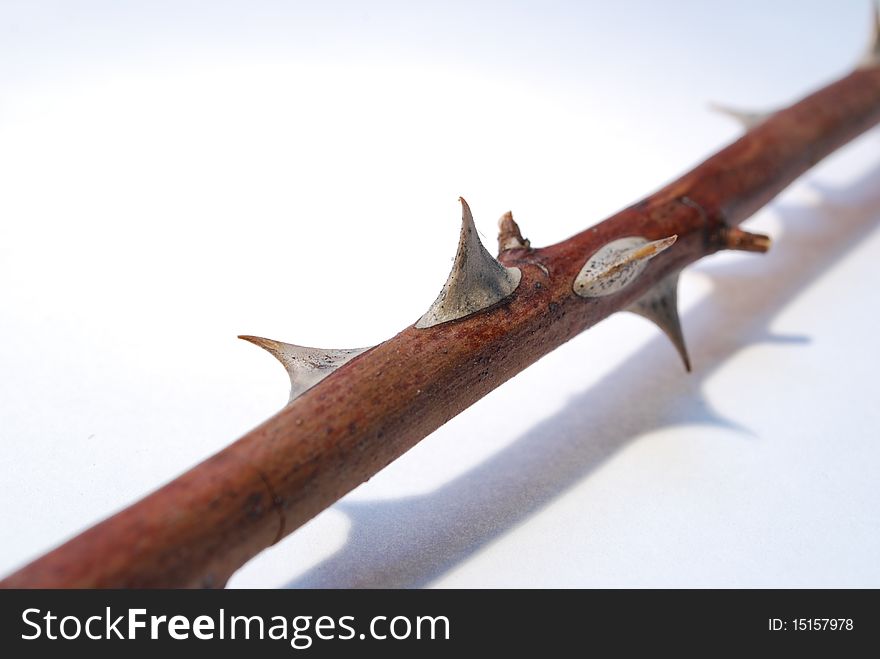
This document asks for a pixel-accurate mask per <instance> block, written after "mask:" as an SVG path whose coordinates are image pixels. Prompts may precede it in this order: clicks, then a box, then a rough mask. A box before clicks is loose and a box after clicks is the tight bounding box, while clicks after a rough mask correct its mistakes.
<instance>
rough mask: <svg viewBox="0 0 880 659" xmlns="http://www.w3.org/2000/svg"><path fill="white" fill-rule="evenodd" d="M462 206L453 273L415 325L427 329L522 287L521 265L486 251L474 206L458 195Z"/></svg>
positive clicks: (499, 298) (485, 306)
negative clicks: (504, 261) (510, 264)
mask: <svg viewBox="0 0 880 659" xmlns="http://www.w3.org/2000/svg"><path fill="white" fill-rule="evenodd" d="M459 201H460V202H461V208H462V217H461V237H460V238H459V240H458V252H457V253H456V255H455V262H454V263H453V264H452V272H450V273H449V278H448V279H447V280H446V283H445V284H444V285H443V290H441V291H440V295H438V296H437V299H436V300H434V304H432V305H431V308H430V309H428V311H427V312H426V313H425V315H424V316H422V317H421V318H419V320H418V322H417V323H416V327H417V328H419V329H424V328H426V327H433V326H434V325H439V324H440V323H445V322H448V321H450V320H455V319H457V318H464V317H465V316H469V315H471V314H472V313H476V312H477V311H481V310H483V309H486V308H487V307H491V306H492V305H493V304H496V303H498V302H500V301H501V300H503V299H504V298H506V297H507V296H508V295H510V294H511V293H513V292H514V291H515V290H516V287H517V286H519V280H520V278H521V277H522V272H520V270H519V268H505V267H504V266H503V265H501V264H500V263H499V262H498V261H496V260H495V258H494V257H493V256H492V255H491V254H489V252H487V251H486V248H485V247H483V243H481V242H480V237H479V236H478V235H477V227H476V226H474V218H473V215H471V209H470V208H469V207H468V205H467V202H466V201H465V200H464V199H461V198H459Z"/></svg>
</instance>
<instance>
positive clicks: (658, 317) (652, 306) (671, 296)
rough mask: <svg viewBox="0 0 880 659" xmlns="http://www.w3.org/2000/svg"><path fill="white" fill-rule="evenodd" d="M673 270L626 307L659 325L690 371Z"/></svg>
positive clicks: (676, 279)
mask: <svg viewBox="0 0 880 659" xmlns="http://www.w3.org/2000/svg"><path fill="white" fill-rule="evenodd" d="M679 274H680V272H673V273H672V274H671V275H668V276H666V277H664V278H663V279H661V280H660V281H659V282H657V283H656V284H654V286H652V287H651V288H650V289H649V290H648V292H647V293H645V294H644V295H643V296H642V297H640V298H639V299H638V300H636V301H635V302H633V303H632V304H631V305H630V306H628V307H627V308H626V310H627V311H631V312H633V313H636V314H638V315H640V316H642V317H644V318H647V319H648V320H650V321H651V322H653V323H654V324H655V325H657V327H659V328H660V329H661V330H663V332H664V333H665V334H666V336H668V337H669V340H670V341H672V345H673V346H675V349H676V350H677V351H678V354H679V356H680V357H681V361H682V362H684V368H685V370H686V371H687V372H688V373H690V371H691V359H690V357H688V352H687V346H685V343H684V333H683V332H682V330H681V319H680V318H679V316H678V276H679Z"/></svg>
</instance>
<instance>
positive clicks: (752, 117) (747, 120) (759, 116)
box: [709, 103, 773, 130]
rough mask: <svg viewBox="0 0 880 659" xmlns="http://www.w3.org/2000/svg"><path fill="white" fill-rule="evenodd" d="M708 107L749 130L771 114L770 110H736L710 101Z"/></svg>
mask: <svg viewBox="0 0 880 659" xmlns="http://www.w3.org/2000/svg"><path fill="white" fill-rule="evenodd" d="M709 107H710V108H712V109H713V110H714V111H715V112H718V113H720V114H724V115H727V116H728V117H731V118H732V119H735V120H736V121H737V122H739V123H740V124H741V125H742V127H743V128H745V129H746V130H751V129H752V128H754V127H755V126H757V125H758V124H762V123H764V121H765V120H766V119H767V118H768V117H770V116H771V115H772V114H773V113H772V112H751V111H746V110H737V109H735V108H731V107H728V106H726V105H721V104H720V103H710V104H709Z"/></svg>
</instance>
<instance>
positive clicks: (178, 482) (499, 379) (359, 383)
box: [0, 60, 880, 587]
mask: <svg viewBox="0 0 880 659" xmlns="http://www.w3.org/2000/svg"><path fill="white" fill-rule="evenodd" d="M872 62H873V63H872ZM878 121H880V66H878V65H877V62H876V61H873V60H872V61H869V62H868V64H863V66H862V68H860V69H858V70H856V71H854V72H853V73H851V74H850V75H848V76H846V77H844V78H842V79H841V80H839V81H837V82H835V83H833V84H831V85H828V86H827V87H825V88H823V89H821V90H819V91H818V92H816V93H814V94H812V95H811V96H808V97H807V98H805V99H804V100H802V101H800V102H799V103H797V104H795V105H793V106H791V107H789V108H787V109H784V110H781V111H778V112H776V113H775V114H773V115H772V116H770V117H768V118H762V120H761V121H760V122H759V123H757V124H756V125H755V126H754V127H753V128H751V130H749V132H748V133H746V134H745V135H744V136H743V137H742V138H741V139H739V140H737V141H736V142H734V143H733V144H731V145H730V146H728V147H727V148H725V149H723V150H722V151H720V152H719V153H718V154H716V155H715V156H713V157H711V158H710V159H708V160H707V161H706V162H704V163H703V164H701V165H700V166H698V167H697V168H696V169H694V170H692V171H691V172H689V173H687V174H685V175H684V176H683V177H681V178H680V179H678V180H677V181H675V182H673V183H671V184H670V185H668V186H667V187H665V188H663V189H662V190H660V191H658V192H656V193H655V194H653V195H651V196H649V197H647V198H646V199H644V200H642V201H640V202H638V203H636V204H634V205H633V206H631V207H629V208H626V209H624V210H623V211H621V212H620V213H618V214H616V215H614V216H613V217H611V218H609V219H607V220H605V221H604V222H601V223H600V224H598V225H596V226H594V227H592V228H589V229H587V230H585V231H583V232H581V233H579V234H577V235H575V236H573V237H572V238H570V239H568V240H565V241H563V242H561V243H558V244H556V245H552V246H550V247H545V248H540V249H534V248H532V247H531V246H530V245H529V242H528V241H526V240H524V239H523V238H522V234H521V233H520V231H519V227H517V226H516V223H515V222H514V221H513V218H512V217H511V216H510V215H509V214H508V215H505V216H504V217H503V218H502V222H501V235H500V237H499V240H500V246H501V254H500V256H499V260H500V263H501V264H502V265H503V266H505V267H504V268H499V272H501V274H502V275H503V276H505V277H507V279H506V280H505V285H509V286H515V289H514V290H513V292H512V293H508V292H507V291H506V289H505V290H504V291H502V293H500V294H499V297H498V301H497V302H495V303H494V304H491V306H488V307H487V308H484V309H481V310H479V311H467V310H466V315H464V316H463V317H459V318H457V319H455V320H451V321H448V322H436V320H431V319H429V321H430V322H429V321H425V322H423V321H424V320H425V319H424V318H423V321H420V323H422V325H421V326H419V327H417V326H411V327H408V328H406V329H404V330H403V331H402V332H401V333H400V334H398V335H397V336H395V337H394V338H392V339H389V340H388V341H386V342H384V343H382V344H380V345H378V346H376V347H374V348H372V349H370V350H368V351H366V352H363V353H357V354H356V353H355V352H354V351H349V352H346V353H344V355H343V356H342V357H341V358H340V356H339V355H340V354H342V353H341V352H339V351H337V352H335V353H333V355H331V357H328V358H327V359H328V360H329V361H327V362H326V364H322V363H319V361H315V360H318V357H316V356H315V354H313V353H314V351H312V352H308V351H307V352H305V353H295V354H294V353H286V352H284V350H285V348H284V346H285V345H286V344H279V343H277V342H271V344H272V348H273V350H275V351H276V352H277V353H278V354H279V355H281V356H282V357H284V358H285V359H287V360H288V361H289V362H290V364H293V363H294V362H296V361H297V360H306V361H308V360H312V362H313V363H312V364H311V366H310V368H313V369H321V368H325V367H326V368H327V372H329V373H330V374H329V375H327V376H326V377H323V373H322V374H321V377H323V379H320V378H314V373H312V377H313V379H312V380H310V381H309V384H308V386H310V388H308V389H306V390H305V391H304V393H302V394H301V395H299V396H297V397H295V398H294V399H293V400H292V401H291V403H290V404H289V405H287V406H286V407H285V408H284V409H283V410H281V411H280V412H279V413H278V414H276V415H275V416H274V417H272V418H271V419H269V420H268V421H266V422H265V423H263V424H262V425H260V426H259V427H257V428H256V429H254V430H253V431H251V432H249V433H248V434H246V435H245V436H244V437H242V438H241V439H239V440H238V441H237V442H235V443H234V444H232V445H231V446H229V447H228V448H226V449H224V450H223V451H221V452H220V453H218V454H216V455H214V456H213V457H211V458H209V459H208V460H206V461H205V462H203V463H201V464H199V465H198V466H196V467H194V468H192V469H191V470H190V471H188V472H186V473H185V474H183V475H182V476H180V477H178V478H177V479H175V480H173V481H172V482H170V483H168V484H167V485H165V486H164V487H162V488H161V489H159V490H157V491H156V492H154V493H153V494H151V495H149V496H147V497H146V498H144V499H142V500H141V501H139V502H137V503H135V504H133V505H132V506H130V507H129V508H127V509H125V510H123V511H121V512H119V513H117V514H116V515H114V516H112V517H110V518H109V519H107V520H105V521H103V522H101V523H99V524H97V525H96V526H94V527H92V528H90V529H88V530H87V531H85V532H84V533H82V534H81V535H79V536H77V537H75V538H73V539H72V540H70V541H69V542H67V543H66V544H64V545H62V546H60V547H58V548H57V549H55V550H54V551H51V552H49V553H48V554H46V555H45V556H43V557H42V558H39V559H37V560H36V561H34V562H33V563H31V564H30V565H28V566H26V567H24V568H22V569H21V570H19V571H18V572H16V573H14V574H12V575H11V576H9V577H7V578H6V579H5V580H4V581H2V582H0V585H2V586H5V587H140V586H208V587H212V586H222V585H223V584H224V583H225V582H226V580H227V579H228V577H229V576H230V574H232V572H234V571H235V570H236V569H237V568H239V567H240V566H241V565H242V564H244V563H245V562H246V561H247V560H248V559H249V558H251V557H253V556H254V555H256V554H257V553H258V552H260V551H261V550H262V549H265V548H266V547H268V546H270V545H272V544H273V543H275V542H277V541H278V540H280V539H281V538H283V537H284V536H286V535H287V534H289V533H291V532H292V531H293V530H294V529H296V528H298V527H299V526H301V525H302V524H303V523H305V522H306V521H308V520H309V519H311V518H312V517H313V516H315V515H316V514H317V513H319V512H320V511H321V510H323V509H324V508H326V507H327V506H329V505H331V504H332V503H333V502H334V501H336V500H337V499H339V498H340V497H342V496H343V495H344V494H346V493H347V492H349V491H350V490H351V489H353V488H354V487H356V486H357V485H359V484H360V483H362V482H364V481H366V480H367V479H368V478H370V477H371V476H372V475H373V474H375V473H376V472H378V471H379V470H381V469H382V468H383V467H385V466H386V465H387V464H388V463H390V462H391V461H392V460H394V459H396V458H397V457H398V456H400V455H401V454H402V453H404V452H405V451H406V450H407V449H409V448H410V447H412V446H413V445H414V444H415V443H417V442H418V441H419V440H421V439H422V438H424V437H425V436H426V435H428V434H429V433H431V432H432V431H433V430H435V429H436V428H438V427H439V426H441V425H442V424H444V423H445V422H446V421H448V420H449V419H451V418H452V417H454V416H455V415H456V414H458V413H459V412H461V411H462V410H464V409H465V408H467V407H468V406H470V405H472V404H473V403H474V402H476V401H477V400H479V399H480V398H481V397H483V396H484V395H486V394H487V393H488V392H490V391H491V390H492V389H494V388H495V387H497V386H498V385H500V384H501V383H503V382H505V381H506V380H508V379H509V378H511V377H512V376H513V375H515V374H516V373H518V372H519V371H521V370H523V369H524V368H526V367H528V366H529V365H530V364H532V363H533V362H535V361H536V360H538V359H539V358H541V357H542V356H543V355H545V354H547V353H548V352H550V351H551V350H553V349H554V348H556V347H558V346H559V345H561V344H562V343H564V342H566V341H568V340H569V339H571V338H572V337H574V336H575V335H577V334H578V333H580V332H582V331H583V330H585V329H587V328H588V327H590V326H592V325H594V324H595V323H597V322H599V321H600V320H602V319H603V318H605V317H607V316H608V315H609V314H612V313H614V312H616V311H619V310H622V309H625V308H628V307H632V309H633V310H636V311H638V312H639V313H642V314H643V315H646V316H648V317H650V318H652V319H654V320H655V321H656V322H658V324H661V326H662V327H663V329H664V330H665V331H666V332H667V333H668V334H669V335H670V336H671V337H672V338H673V340H676V342H677V344H680V345H679V346H678V347H679V348H680V350H681V351H682V353H683V356H684V357H685V358H686V354H685V353H684V349H683V343H682V342H681V341H680V328H679V327H677V317H676V316H675V309H674V290H675V288H674V283H675V277H676V275H677V273H678V272H679V271H680V270H681V269H682V268H683V267H685V266H687V265H688V264H690V263H693V262H694V261H696V260H697V259H700V258H702V257H704V256H707V255H709V254H712V253H713V252H716V251H718V250H721V249H744V250H749V251H766V249H767V247H768V246H769V239H767V238H766V237H765V236H757V235H753V234H749V233H746V232H744V231H742V230H740V229H738V228H737V225H738V224H739V223H740V222H741V221H743V220H744V219H746V218H747V217H748V216H750V215H751V214H752V213H754V212H755V211H756V210H757V209H758V208H760V207H761V206H763V205H764V204H765V203H767V201H769V200H770V199H771V198H773V197H774V196H775V195H776V194H777V193H778V192H780V191H781V190H782V189H783V188H784V187H786V186H787V185H788V184H789V183H791V182H792V181H793V180H794V179H795V178H797V177H798V176H799V175H801V174H802V173H803V172H805V171H806V170H807V169H809V168H810V167H811V166H812V165H814V164H815V163H816V162H818V161H819V160H820V159H822V158H823V157H825V156H826V155H828V154H829V153H831V152H832V151H834V150H835V149H837V148H838V147H840V146H841V145H843V144H844V143H846V142H847V141H849V140H851V139H853V138H854V137H856V136H857V135H859V134H860V133H862V132H864V131H865V130H867V129H868V128H870V127H871V126H873V125H874V124H876V123H877V122H878ZM465 210H466V211H467V209H465ZM467 217H468V213H467V212H466V221H465V231H463V234H462V236H463V237H462V244H463V245H464V244H466V243H467V242H468V240H470V239H471V238H470V236H469V234H468V232H467V229H468V226H469V225H468V224H467ZM628 237H638V239H640V242H639V243H638V246H635V247H632V249H631V251H629V252H627V251H626V249H625V248H623V247H620V248H612V247H613V246H612V247H609V244H610V243H613V242H614V241H619V240H620V239H622V238H628ZM673 237H675V239H674V240H673V239H672V238H673ZM664 239H668V240H664ZM654 241H662V242H659V243H654ZM618 244H621V243H615V245H618ZM603 250H605V251H603ZM621 250H623V251H621ZM606 252H607V254H606ZM466 257H467V258H466ZM472 257H473V258H477V257H478V255H475V254H474V253H473V252H470V253H466V254H464V255H462V253H461V252H460V254H459V257H458V258H457V263H458V262H459V261H460V262H461V270H460V274H461V277H462V278H463V279H462V281H465V280H467V281H471V282H473V281H476V280H475V279H474V277H476V278H477V279H479V276H481V275H480V272H477V273H476V274H474V272H471V271H467V272H465V270H466V266H468V264H469V263H470V264H472V263H473V258H472ZM600 257H601V258H600ZM479 258H482V257H479ZM648 259H650V260H648ZM591 264H592V265H591ZM603 264H604V265H603ZM588 266H590V267H589V268H588ZM636 266H637V267H636ZM457 267H458V266H457ZM468 267H470V266H468ZM496 267H497V266H496ZM590 268H592V269H590ZM585 270H589V271H588V272H586V273H585V272H583V271H585ZM517 271H518V272H519V273H520V274H518V275H516V274H515V273H516V272H517ZM468 277H470V279H468ZM581 278H583V279H581ZM576 280H577V281H585V282H587V284H585V286H584V290H590V291H593V292H595V291H598V293H597V294H595V295H594V294H593V293H590V294H589V295H587V296H584V294H583V292H579V291H578V289H576V288H575V281H576ZM484 283H485V282H484ZM489 284H491V282H489ZM489 284H486V286H487V288H486V290H488V291H489V293H486V295H490V294H491V290H490V289H491V286H490V285H489ZM468 285H469V286H472V285H474V284H473V283H471V284H468ZM456 286H458V287H459V288H461V286H464V284H461V282H460V281H459V282H453V277H450V282H447V286H446V287H444V292H443V293H441V296H440V298H438V301H437V303H435V307H432V312H433V313H435V314H441V315H440V316H437V317H442V313H441V312H442V311H443V309H445V307H444V305H446V304H448V303H450V300H448V299H446V298H445V297H444V295H446V294H449V295H452V293H449V291H453V290H455V289H456ZM483 293H485V291H482V290H481V295H483ZM474 299H477V298H474ZM480 299H482V298H480ZM487 299H492V298H491V296H490V297H489V298H487ZM670 300H671V306H670ZM452 302H454V300H452ZM470 303H474V302H473V300H471V301H470ZM437 305H440V306H437ZM633 305H635V306H633ZM438 309H439V310H440V311H438ZM427 316H428V315H427V314H426V317H427ZM431 318H434V317H433V316H432V317H431ZM673 321H674V322H673ZM252 338H253V337H252ZM259 341H266V340H262V339H260V340H257V342H259ZM288 347H289V346H288ZM291 355H293V356H291ZM333 360H337V361H335V362H334V361H333ZM290 364H288V365H290ZM338 364H342V365H341V366H338V368H336V370H330V366H337V365H338ZM318 379H320V381H318V382H317V384H313V383H314V382H315V381H317V380H318ZM295 393H298V392H296V391H295Z"/></svg>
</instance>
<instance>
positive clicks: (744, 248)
mask: <svg viewBox="0 0 880 659" xmlns="http://www.w3.org/2000/svg"><path fill="white" fill-rule="evenodd" d="M723 240H724V248H725V249H735V250H738V251H741V252H759V253H761V254H763V253H765V252H766V251H767V250H768V249H770V245H771V243H772V242H773V241H772V240H771V239H770V236H766V235H764V234H762V233H750V232H748V231H743V230H742V229H740V228H739V227H728V228H727V229H726V230H725V231H724V238H723Z"/></svg>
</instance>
